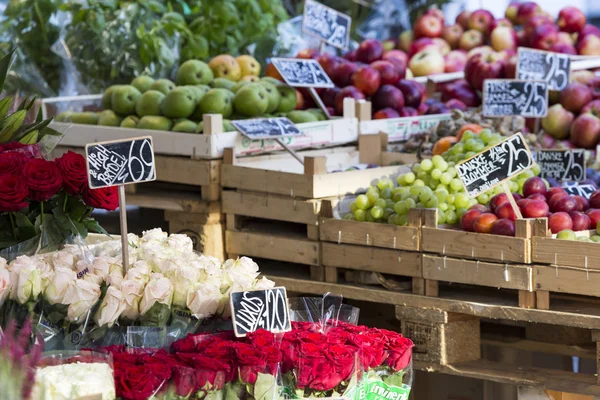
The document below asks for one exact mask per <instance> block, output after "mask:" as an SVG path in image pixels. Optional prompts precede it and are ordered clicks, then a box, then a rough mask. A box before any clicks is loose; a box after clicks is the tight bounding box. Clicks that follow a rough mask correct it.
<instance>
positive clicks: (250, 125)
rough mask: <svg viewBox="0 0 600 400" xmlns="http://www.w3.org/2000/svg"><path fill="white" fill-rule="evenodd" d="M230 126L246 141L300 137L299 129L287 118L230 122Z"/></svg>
mask: <svg viewBox="0 0 600 400" xmlns="http://www.w3.org/2000/svg"><path fill="white" fill-rule="evenodd" d="M231 124H232V125H233V126H234V127H235V129H237V130H238V131H240V133H241V134H242V135H244V136H246V137H247V138H248V139H252V140H257V139H276V138H281V137H285V136H302V132H300V129H298V127H297V126H296V125H294V123H293V122H292V121H290V120H289V119H287V118H257V119H245V120H239V121H231Z"/></svg>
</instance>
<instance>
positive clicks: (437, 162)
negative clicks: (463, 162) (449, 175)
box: [431, 155, 448, 172]
mask: <svg viewBox="0 0 600 400" xmlns="http://www.w3.org/2000/svg"><path fill="white" fill-rule="evenodd" d="M431 162H433V166H434V167H435V168H436V169H439V170H440V171H442V172H444V171H446V170H447V169H448V163H447V162H446V160H444V159H443V158H442V157H441V156H438V155H435V156H433V158H432V159H431Z"/></svg>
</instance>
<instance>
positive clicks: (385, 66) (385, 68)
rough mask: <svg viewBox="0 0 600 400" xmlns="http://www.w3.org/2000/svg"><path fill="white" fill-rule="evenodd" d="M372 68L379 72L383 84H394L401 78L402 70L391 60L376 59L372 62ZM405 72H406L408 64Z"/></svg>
mask: <svg viewBox="0 0 600 400" xmlns="http://www.w3.org/2000/svg"><path fill="white" fill-rule="evenodd" d="M371 68H373V69H375V70H377V71H378V72H379V75H380V76H381V84H382V85H394V84H395V83H396V82H398V80H399V79H400V70H399V69H398V67H396V66H395V65H394V64H392V63H391V62H389V61H383V60H379V61H375V62H374V63H372V64H371ZM404 73H405V74H406V66H405V69H404Z"/></svg>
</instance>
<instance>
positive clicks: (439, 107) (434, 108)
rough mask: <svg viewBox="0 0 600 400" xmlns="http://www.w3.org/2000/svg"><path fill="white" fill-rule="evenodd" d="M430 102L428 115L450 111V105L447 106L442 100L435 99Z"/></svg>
mask: <svg viewBox="0 0 600 400" xmlns="http://www.w3.org/2000/svg"><path fill="white" fill-rule="evenodd" d="M428 100H429V99H428ZM428 104H429V108H428V109H427V111H426V112H425V114H427V115H432V114H447V113H449V112H450V109H449V108H448V106H446V104H444V103H442V102H441V101H437V100H434V101H432V102H431V103H428Z"/></svg>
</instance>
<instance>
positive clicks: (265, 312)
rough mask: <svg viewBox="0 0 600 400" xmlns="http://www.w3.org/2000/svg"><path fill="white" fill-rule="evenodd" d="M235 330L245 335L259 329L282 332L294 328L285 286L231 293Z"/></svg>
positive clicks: (230, 299)
mask: <svg viewBox="0 0 600 400" xmlns="http://www.w3.org/2000/svg"><path fill="white" fill-rule="evenodd" d="M229 301H230V306H231V318H232V319H233V331H234V333H235V336H236V337H244V336H246V335H247V334H248V333H251V332H254V331H256V330H258V329H265V330H267V331H269V332H273V333H280V332H289V331H291V330H292V325H291V322H290V310H289V307H288V301H287V293H286V291H285V288H284V287H276V288H273V289H266V290H253V291H249V292H235V293H231V297H230V298H229Z"/></svg>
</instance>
